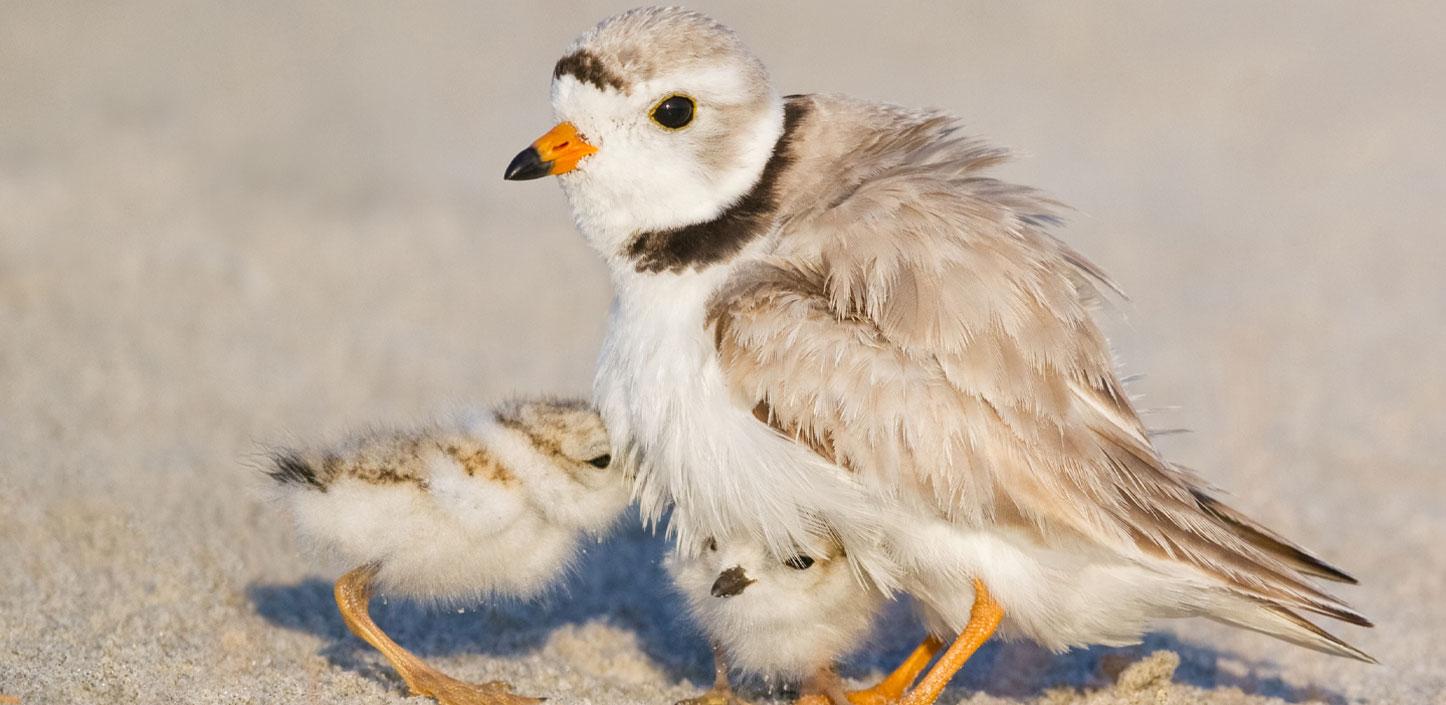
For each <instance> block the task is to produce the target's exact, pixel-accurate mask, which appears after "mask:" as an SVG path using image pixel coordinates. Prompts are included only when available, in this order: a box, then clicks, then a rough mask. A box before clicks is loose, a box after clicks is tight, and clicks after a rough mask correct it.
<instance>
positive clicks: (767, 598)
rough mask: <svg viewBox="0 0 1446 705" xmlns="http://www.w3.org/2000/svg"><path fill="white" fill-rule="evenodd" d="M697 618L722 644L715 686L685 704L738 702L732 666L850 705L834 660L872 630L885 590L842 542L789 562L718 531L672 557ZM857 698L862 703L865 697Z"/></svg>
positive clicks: (898, 688)
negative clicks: (859, 575) (852, 561)
mask: <svg viewBox="0 0 1446 705" xmlns="http://www.w3.org/2000/svg"><path fill="white" fill-rule="evenodd" d="M666 567H667V569H668V574H669V575H670V576H671V577H672V579H673V584H674V585H675V586H676V587H677V589H678V591H679V592H680V593H682V595H683V598H684V599H685V600H686V602H687V604H688V612H689V613H690V614H691V615H692V617H693V621H694V622H696V623H697V624H698V626H699V627H701V628H702V630H703V633H704V634H705V635H707V637H708V641H709V643H710V644H712V646H713V658H714V668H715V672H716V673H715V680H714V684H713V687H712V689H711V690H709V691H708V692H707V693H705V694H703V695H702V696H700V697H697V698H692V699H689V700H684V701H682V702H681V703H679V704H678V705H737V704H738V703H740V702H741V701H740V700H739V699H738V698H737V697H736V696H735V695H734V693H733V689H732V687H731V685H730V683H729V678H728V676H729V671H730V669H731V668H738V669H741V670H743V671H745V672H748V673H753V674H758V675H763V676H767V677H769V678H779V679H787V680H790V681H802V682H803V685H804V692H805V693H806V694H807V695H814V696H818V697H821V698H823V699H824V700H825V702H832V703H834V705H850V701H849V700H848V694H846V693H844V691H843V689H842V687H841V685H840V681H839V679H838V676H837V675H836V674H835V672H834V670H833V667H834V665H835V663H836V662H837V661H838V659H839V658H841V657H843V656H844V655H846V654H848V653H850V652H853V651H856V650H858V648H859V647H860V646H861V645H862V644H863V641H864V639H865V638H866V637H867V636H868V634H869V632H870V629H871V627H872V626H873V623H874V620H875V618H876V617H877V616H878V613H879V609H880V608H881V607H882V606H883V603H884V595H883V593H882V592H880V591H879V590H877V589H874V588H873V587H872V586H870V585H868V584H867V583H866V582H862V581H859V580H857V579H856V578H855V576H854V574H853V571H852V570H850V569H849V566H848V561H847V559H846V558H845V556H844V555H843V554H842V552H841V547H837V546H835V547H834V548H833V549H832V550H830V551H829V552H828V553H825V554H820V555H817V556H812V555H808V554H806V553H795V554H793V555H790V556H788V557H787V558H783V559H780V558H778V557H777V556H775V555H773V552H772V551H770V550H768V547H766V546H764V545H763V544H762V543H759V542H758V541H755V540H752V539H749V538H737V537H735V538H713V537H709V538H707V539H705V540H704V541H703V546H702V548H701V549H700V550H698V551H697V552H695V553H684V552H681V551H679V552H674V553H673V554H672V555H670V556H669V557H668V560H667V561H666ZM924 665H926V661H921V660H920V659H919V658H918V657H915V658H914V659H911V660H907V661H905V662H904V664H903V665H902V666H900V668H899V669H898V670H897V671H896V672H895V673H894V674H893V675H891V676H890V677H889V678H887V679H885V680H884V682H883V683H882V684H880V686H879V687H877V688H875V689H873V691H874V692H873V693H871V695H874V696H876V699H875V701H876V702H888V701H890V700H892V699H897V698H898V697H899V696H900V695H901V694H902V693H903V691H904V690H905V689H906V688H907V687H908V685H909V684H910V683H912V682H913V680H914V678H915V676H917V675H918V672H919V671H920V670H921V669H922V668H923V667H924ZM853 697H854V700H856V701H859V702H860V703H861V705H862V702H863V696H862V695H859V694H855V695H854V696H853Z"/></svg>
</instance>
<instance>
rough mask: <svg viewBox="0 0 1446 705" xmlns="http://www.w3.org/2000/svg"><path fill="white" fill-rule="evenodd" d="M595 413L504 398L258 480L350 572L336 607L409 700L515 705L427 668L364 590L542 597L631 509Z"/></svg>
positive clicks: (287, 460) (290, 461) (295, 457)
mask: <svg viewBox="0 0 1446 705" xmlns="http://www.w3.org/2000/svg"><path fill="white" fill-rule="evenodd" d="M611 460H612V453H611V451H610V450H609V445H608V438H607V433H606V431H604V430H603V425H602V421H601V420H600V419H599V418H598V415H597V413H596V412H595V411H593V410H592V408H591V407H590V406H588V405H587V404H585V403H583V402H576V401H551V400H548V401H537V400H533V401H514V402H511V403H507V404H504V405H502V406H499V407H497V408H496V409H492V410H488V411H486V412H484V413H479V414H474V415H471V416H470V417H467V418H463V419H459V420H458V421H457V422H455V423H446V424H437V425H435V426H432V427H428V428H423V429H421V430H417V431H408V432H379V433H372V434H368V435H364V436H360V437H358V438H356V439H354V440H352V441H350V442H348V443H345V444H341V445H338V446H334V447H329V448H321V449H316V450H307V451H282V452H278V453H276V454H274V457H273V462H272V464H271V465H270V467H269V468H268V474H269V475H270V476H271V478H272V479H274V480H275V481H276V485H275V489H276V492H277V494H278V495H279V497H278V499H279V500H280V501H281V502H283V503H284V505H285V506H286V507H287V508H288V509H289V510H290V512H291V514H292V516H293V518H294V519H295V522H296V526H297V530H298V533H299V534H300V535H301V537H302V539H303V540H304V541H306V542H307V543H309V544H311V545H312V546H313V547H315V548H317V549H320V553H322V554H323V555H325V556H327V557H331V558H334V559H336V562H337V563H338V565H340V566H343V567H344V569H350V570H349V571H348V572H347V573H346V574H345V575H343V576H342V577H341V578H340V579H339V580H337V581H336V603H337V607H338V608H339V609H340V610H341V615H342V619H343V620H344V621H345V622H346V625H347V627H348V628H350V629H351V631H352V632H353V633H355V634H356V635H357V636H359V637H361V638H362V639H363V640H365V641H366V642H367V643H368V644H371V645H372V646H373V647H375V648H376V649H377V650H378V651H380V652H382V654H383V655H384V656H386V658H387V660H388V661H390V662H391V664H392V666H393V667H394V668H395V669H396V671H397V673H398V674H400V675H401V677H402V680H404V681H405V682H406V684H407V686H408V688H410V689H411V692H412V693H413V694H414V695H426V696H430V697H432V698H435V699H436V700H437V701H438V702H440V703H442V705H526V704H528V703H536V702H539V700H538V699H536V698H529V697H523V696H519V695H514V694H512V692H511V688H510V687H509V686H508V685H507V684H505V683H500V682H493V683H485V684H471V683H465V682H462V681H459V680H456V679H454V678H452V677H450V676H447V675H446V674H444V673H442V672H440V671H438V670H436V669H434V668H432V667H431V666H428V665H427V664H426V663H424V662H423V661H422V660H421V659H419V658H418V657H417V656H415V655H414V654H412V653H411V652H409V651H407V650H406V649H404V648H402V647H401V646H400V645H398V644H397V643H396V642H394V641H392V639H390V638H389V637H388V636H387V635H386V633H384V632H383V631H382V630H381V628H380V627H378V626H377V625H376V623H374V622H373V621H372V619H371V617H370V616H369V614H368V611H367V608H368V604H369V603H370V601H371V595H372V590H373V588H374V587H380V588H382V590H383V591H384V592H386V593H388V594H392V595H399V596H404V597H413V598H420V599H423V600H428V601H445V602H459V601H475V600H478V599H483V598H487V597H492V596H512V597H529V596H534V595H537V594H539V593H540V592H542V591H543V590H545V589H546V588H547V586H548V585H549V584H551V583H552V582H553V581H554V580H555V579H556V578H557V577H558V576H559V575H561V574H562V573H563V572H565V568H566V567H567V565H568V564H569V563H570V562H571V561H572V560H573V559H574V557H575V556H576V555H577V552H578V549H579V546H580V545H581V543H582V540H583V539H584V538H585V537H587V536H590V535H599V534H601V533H602V532H604V531H605V530H607V528H608V527H609V526H611V525H612V524H613V523H614V522H615V520H616V519H617V518H618V516H619V515H620V514H621V513H622V511H623V510H624V509H625V508H626V507H627V505H628V488H627V483H626V482H625V481H624V479H623V474H622V473H621V472H619V471H618V469H617V468H616V466H613V465H612V464H611Z"/></svg>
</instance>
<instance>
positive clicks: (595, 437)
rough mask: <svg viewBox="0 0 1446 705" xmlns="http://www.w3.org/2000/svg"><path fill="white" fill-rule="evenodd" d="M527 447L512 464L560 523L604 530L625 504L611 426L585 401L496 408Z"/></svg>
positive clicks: (537, 402)
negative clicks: (514, 463) (611, 441)
mask: <svg viewBox="0 0 1446 705" xmlns="http://www.w3.org/2000/svg"><path fill="white" fill-rule="evenodd" d="M494 415H495V417H496V420H497V422H498V423H500V424H501V425H502V426H503V427H505V428H507V429H509V430H510V431H512V432H513V437H514V438H515V440H516V441H517V442H520V443H522V444H524V445H525V447H526V450H525V452H523V453H519V454H518V457H519V458H527V459H528V461H527V462H521V461H518V462H517V464H518V465H519V467H514V468H511V471H512V473H513V474H514V475H515V476H516V477H517V478H518V480H519V482H520V483H521V484H522V486H523V488H524V489H525V490H526V492H527V493H528V494H529V495H530V496H531V498H532V500H533V502H534V503H535V504H536V505H537V506H538V507H539V508H540V509H541V510H542V512H543V513H544V514H545V515H547V516H549V517H551V518H552V519H553V520H555V521H558V522H559V523H562V524H566V525H571V526H576V527H577V528H580V529H585V530H591V531H601V530H603V529H606V528H607V527H609V526H610V525H611V524H612V523H613V522H614V521H615V520H616V519H617V517H618V515H620V514H621V513H622V511H623V510H624V509H625V508H626V507H627V504H628V501H629V496H630V495H629V490H628V485H627V481H626V479H625V478H624V476H623V471H622V469H621V463H614V462H613V456H612V450H611V447H610V445H609V442H608V434H607V429H606V428H605V427H604V426H603V421H602V417H600V416H599V415H598V413H597V411H596V410H595V409H593V407H592V406H591V405H590V404H588V403H586V402H582V401H577V400H559V399H527V400H514V401H512V402H509V403H507V404H503V405H502V406H500V407H498V408H497V409H496V410H495V411H494Z"/></svg>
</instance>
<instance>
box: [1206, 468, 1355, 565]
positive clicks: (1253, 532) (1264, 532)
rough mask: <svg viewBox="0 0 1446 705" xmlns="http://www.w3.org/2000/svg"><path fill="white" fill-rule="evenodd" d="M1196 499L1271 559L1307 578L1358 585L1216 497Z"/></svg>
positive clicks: (1210, 512)
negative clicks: (1309, 576)
mask: <svg viewBox="0 0 1446 705" xmlns="http://www.w3.org/2000/svg"><path fill="white" fill-rule="evenodd" d="M1194 495H1195V500H1196V501H1198V502H1199V503H1200V507H1201V508H1202V509H1204V510H1205V511H1206V512H1207V513H1208V514H1210V515H1211V516H1213V517H1215V518H1216V519H1217V520H1219V521H1220V522H1221V523H1223V524H1224V525H1225V526H1227V527H1228V528H1229V529H1230V531H1231V532H1232V533H1234V534H1235V535H1236V536H1238V537H1240V539H1241V540H1243V541H1245V542H1246V543H1249V544H1250V545H1252V546H1254V547H1255V548H1257V549H1259V550H1260V551H1262V552H1264V553H1265V554H1266V555H1269V556H1270V557H1271V558H1274V559H1276V560H1278V561H1280V562H1281V563H1284V564H1286V565H1288V566H1290V567H1292V568H1294V569H1296V570H1298V571H1300V572H1302V573H1304V574H1306V575H1313V576H1315V577H1317V578H1321V579H1323V580H1331V581H1335V582H1338V583H1347V584H1350V585H1355V584H1357V581H1356V579H1355V578H1353V577H1351V576H1350V575H1348V574H1346V573H1345V572H1344V571H1342V570H1341V569H1339V568H1336V567H1335V566H1333V565H1331V564H1329V563H1326V562H1325V561H1323V560H1321V559H1320V558H1318V557H1316V556H1314V555H1312V554H1311V553H1310V552H1309V551H1306V550H1305V549H1303V548H1301V547H1300V546H1297V545H1296V544H1294V543H1291V542H1290V541H1289V540H1287V539H1286V538H1285V537H1283V536H1281V535H1280V534H1277V533H1275V532H1273V531H1271V530H1270V529H1267V528H1265V527H1264V526H1261V525H1260V524H1258V523H1256V522H1255V520H1253V519H1251V518H1250V517H1248V516H1245V515H1244V514H1241V513H1240V512H1238V511H1236V510H1234V509H1231V508H1230V507H1229V506H1227V505H1225V504H1223V503H1221V502H1220V501H1219V500H1216V499H1215V498H1214V497H1211V496H1209V495H1207V494H1205V493H1204V492H1200V491H1195V492H1194Z"/></svg>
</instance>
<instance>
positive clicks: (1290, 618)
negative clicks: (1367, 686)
mask: <svg viewBox="0 0 1446 705" xmlns="http://www.w3.org/2000/svg"><path fill="white" fill-rule="evenodd" d="M1210 617H1211V618H1212V619H1214V620H1216V621H1219V622H1224V623H1226V624H1229V625H1232V626H1236V627H1241V628H1243V629H1249V630H1251V631H1255V632H1260V633H1261V634H1265V635H1268V636H1273V637H1275V638H1277V639H1281V640H1284V641H1288V642H1290V643H1292V644H1296V645H1297V646H1304V647H1305V648H1307V649H1311V650H1314V651H1320V652H1322V653H1326V654H1331V655H1332V656H1344V657H1346V658H1350V659H1355V660H1357V661H1363V662H1365V663H1380V662H1379V661H1377V660H1376V659H1375V658H1374V657H1373V656H1371V655H1370V654H1368V653H1366V652H1364V651H1362V650H1360V649H1358V648H1356V647H1354V646H1351V645H1350V644H1348V643H1346V642H1345V641H1343V640H1342V639H1341V638H1340V637H1337V636H1336V635H1334V634H1331V633H1330V632H1328V631H1326V630H1324V629H1321V628H1320V627H1319V626H1316V625H1315V624H1313V623H1311V622H1310V620H1307V619H1306V618H1304V617H1302V616H1300V615H1298V614H1296V613H1295V612H1292V611H1291V610H1289V609H1287V608H1285V607H1282V606H1280V605H1276V604H1272V603H1269V602H1265V601H1262V600H1258V599H1255V598H1250V597H1242V596H1235V597H1231V598H1229V599H1228V601H1227V602H1226V603H1225V604H1223V605H1217V606H1216V608H1215V609H1213V610H1212V611H1211V614H1210Z"/></svg>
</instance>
